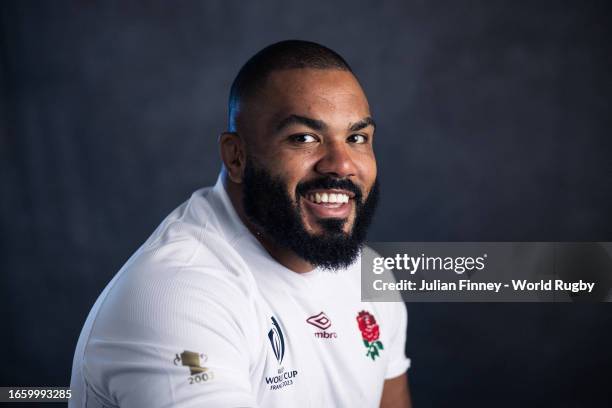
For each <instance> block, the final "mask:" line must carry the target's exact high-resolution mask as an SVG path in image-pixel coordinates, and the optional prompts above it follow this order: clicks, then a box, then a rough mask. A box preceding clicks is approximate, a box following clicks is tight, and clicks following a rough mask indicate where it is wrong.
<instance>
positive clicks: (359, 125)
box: [276, 115, 376, 132]
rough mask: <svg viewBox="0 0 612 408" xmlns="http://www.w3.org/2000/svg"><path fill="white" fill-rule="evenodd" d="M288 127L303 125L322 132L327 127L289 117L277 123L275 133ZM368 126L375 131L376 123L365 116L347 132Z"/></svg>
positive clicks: (313, 121)
mask: <svg viewBox="0 0 612 408" xmlns="http://www.w3.org/2000/svg"><path fill="white" fill-rule="evenodd" d="M290 125H304V126H308V127H309V128H311V129H314V130H317V131H323V130H326V129H327V125H326V124H325V122H323V121H322V120H319V119H313V118H309V117H306V116H300V115H289V116H287V117H286V118H284V119H283V120H281V121H280V122H278V124H277V125H276V131H277V132H279V131H281V130H283V129H284V128H286V127H287V126H290ZM368 126H372V127H373V128H374V129H376V122H374V119H372V117H370V116H367V117H365V118H363V119H361V120H359V121H357V122H355V123H352V124H351V125H350V126H349V130H350V131H351V132H356V131H358V130H361V129H365V128H367V127H368Z"/></svg>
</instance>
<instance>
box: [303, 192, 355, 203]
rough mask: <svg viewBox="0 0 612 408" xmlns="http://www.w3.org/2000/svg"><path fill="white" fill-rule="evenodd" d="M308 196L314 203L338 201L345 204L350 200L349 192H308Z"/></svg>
mask: <svg viewBox="0 0 612 408" xmlns="http://www.w3.org/2000/svg"><path fill="white" fill-rule="evenodd" d="M306 198H307V199H308V200H309V201H312V202H313V203H317V204H320V203H336V204H344V203H348V202H349V196H348V195H347V194H342V193H339V194H336V193H329V194H328V193H314V194H308V195H307V196H306Z"/></svg>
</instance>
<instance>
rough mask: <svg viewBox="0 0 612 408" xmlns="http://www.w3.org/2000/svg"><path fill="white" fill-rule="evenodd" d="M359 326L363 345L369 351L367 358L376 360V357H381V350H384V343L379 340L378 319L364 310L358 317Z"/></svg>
mask: <svg viewBox="0 0 612 408" xmlns="http://www.w3.org/2000/svg"><path fill="white" fill-rule="evenodd" d="M357 325H358V326H359V331H360V332H361V337H362V338H363V345H364V346H365V347H366V349H367V350H368V352H367V353H366V356H367V357H370V358H371V359H372V361H374V360H376V357H378V356H379V355H380V350H383V349H384V347H383V344H382V342H381V341H380V340H378V338H379V337H380V329H379V328H378V323H376V319H375V318H374V316H372V314H371V313H370V312H366V311H365V310H362V311H361V312H359V314H358V315H357Z"/></svg>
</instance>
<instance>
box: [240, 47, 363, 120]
mask: <svg viewBox="0 0 612 408" xmlns="http://www.w3.org/2000/svg"><path fill="white" fill-rule="evenodd" d="M295 68H314V69H337V70H341V71H349V72H353V70H352V69H351V67H350V66H349V64H348V63H347V62H346V61H345V60H344V58H342V57H341V56H340V55H339V54H338V53H337V52H335V51H333V50H331V49H329V48H327V47H325V46H323V45H321V44H317V43H314V42H310V41H302V40H286V41H281V42H277V43H275V44H272V45H269V46H267V47H265V48H264V49H262V50H261V51H259V52H258V53H257V54H255V55H254V56H252V57H251V58H250V59H249V60H248V61H247V62H246V63H245V64H244V65H243V66H242V68H240V71H239V72H238V75H236V78H235V79H234V82H233V83H232V87H231V89H230V95H229V101H228V130H229V131H230V132H233V131H235V129H236V125H235V120H236V114H237V109H238V104H239V103H240V100H241V99H243V98H246V97H249V96H252V95H253V94H255V92H256V91H257V90H258V89H259V88H260V87H261V86H262V85H263V84H264V82H265V80H266V79H267V78H268V76H269V75H270V73H272V72H273V71H278V70H283V69H295Z"/></svg>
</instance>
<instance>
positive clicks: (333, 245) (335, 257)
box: [243, 157, 379, 270]
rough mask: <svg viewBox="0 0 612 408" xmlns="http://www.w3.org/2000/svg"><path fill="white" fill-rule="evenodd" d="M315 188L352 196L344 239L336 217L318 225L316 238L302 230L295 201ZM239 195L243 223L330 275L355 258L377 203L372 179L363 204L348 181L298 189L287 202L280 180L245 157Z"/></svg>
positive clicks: (322, 182) (329, 180)
mask: <svg viewBox="0 0 612 408" xmlns="http://www.w3.org/2000/svg"><path fill="white" fill-rule="evenodd" d="M315 188H318V189H332V188H336V189H343V190H348V191H351V192H353V193H354V194H355V197H353V200H354V202H355V210H356V211H355V221H354V223H353V228H352V230H351V231H350V232H349V233H348V234H347V233H345V232H344V231H343V227H344V224H345V222H346V220H345V219H338V218H328V219H323V220H319V221H318V222H319V225H320V226H321V227H322V228H323V230H324V231H325V232H324V233H322V234H316V235H313V234H310V233H308V232H307V231H306V228H305V227H304V223H303V221H302V211H301V207H300V205H299V200H302V199H305V198H304V197H305V193H306V192H308V191H309V190H312V189H315ZM243 194H244V196H243V206H244V211H245V213H246V215H247V217H248V219H249V220H250V221H251V222H252V223H253V224H255V225H256V226H258V227H259V228H260V229H261V230H262V232H263V233H264V234H266V236H267V237H268V238H270V239H271V240H273V241H274V243H275V244H277V245H279V246H281V247H283V248H286V249H289V250H291V251H293V252H294V253H296V254H297V255H298V256H299V257H300V258H302V259H304V260H305V261H307V262H309V263H310V264H312V265H315V266H318V267H320V268H323V269H328V270H335V269H339V268H346V267H348V266H349V265H351V264H352V263H353V262H354V261H355V260H356V258H357V256H358V255H359V253H360V250H361V247H362V246H363V242H364V241H365V238H366V233H367V229H368V227H369V226H370V223H371V221H372V218H373V216H374V211H375V209H376V205H377V204H378V196H379V184H378V180H376V181H375V182H374V184H373V186H372V189H371V191H370V194H368V197H367V198H366V199H365V200H363V193H362V192H361V190H360V189H359V187H357V186H356V185H355V184H354V183H353V182H352V181H350V180H348V179H338V178H334V177H323V178H320V179H316V180H311V181H308V182H305V183H300V184H298V185H297V187H296V194H295V196H296V201H295V202H293V201H292V200H291V196H290V195H289V192H288V189H287V185H286V183H284V181H283V180H282V179H281V178H278V177H276V178H275V177H273V176H272V175H271V174H270V173H269V172H268V171H267V170H266V169H265V168H264V167H260V166H256V165H255V164H254V163H253V160H252V159H251V158H248V157H247V160H246V166H245V170H244V179H243Z"/></svg>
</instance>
